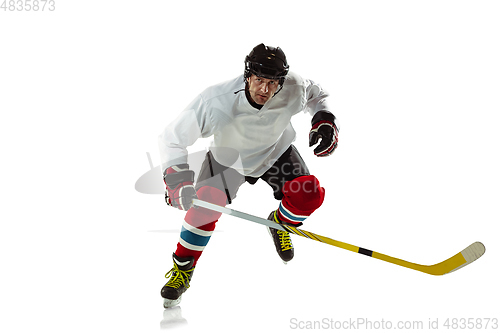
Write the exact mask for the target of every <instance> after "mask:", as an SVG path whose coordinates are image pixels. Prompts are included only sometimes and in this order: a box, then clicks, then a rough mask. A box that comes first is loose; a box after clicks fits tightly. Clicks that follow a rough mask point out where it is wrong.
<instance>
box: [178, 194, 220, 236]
mask: <svg viewBox="0 0 500 333" xmlns="http://www.w3.org/2000/svg"><path fill="white" fill-rule="evenodd" d="M196 195H197V197H198V198H199V199H200V200H203V201H207V202H210V203H213V204H216V205H219V206H225V205H226V200H227V197H226V193H224V192H222V191H221V190H219V189H217V188H215V187H211V186H203V187H201V188H200V189H199V190H198V191H197V192H196ZM221 215H222V213H219V212H215V211H213V210H210V209H206V208H202V207H196V208H195V207H193V208H191V209H190V210H188V212H187V213H186V217H185V218H184V220H185V221H186V222H187V223H188V224H190V225H192V226H193V227H196V228H199V229H201V230H205V231H212V230H214V229H215V222H217V220H218V219H219V218H220V216H221Z"/></svg>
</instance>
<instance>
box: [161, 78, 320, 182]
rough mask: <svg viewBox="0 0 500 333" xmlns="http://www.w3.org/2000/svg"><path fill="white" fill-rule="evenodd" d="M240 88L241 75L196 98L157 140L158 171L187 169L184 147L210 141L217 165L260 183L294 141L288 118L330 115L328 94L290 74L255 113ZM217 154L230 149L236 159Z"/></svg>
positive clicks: (231, 155) (242, 80) (241, 87)
mask: <svg viewBox="0 0 500 333" xmlns="http://www.w3.org/2000/svg"><path fill="white" fill-rule="evenodd" d="M244 88H245V82H244V79H243V75H240V76H239V77H237V78H235V79H233V80H230V81H227V82H224V83H221V84H218V85H215V86H212V87H209V88H207V89H206V90H205V91H203V92H202V93H201V94H200V95H198V97H196V98H195V99H194V100H193V101H192V102H191V104H189V105H188V107H187V108H186V109H185V110H184V111H183V112H182V113H181V114H180V115H179V116H178V117H177V118H176V119H175V120H174V121H173V122H172V123H170V124H169V125H168V126H167V127H166V128H165V129H164V131H163V132H162V133H161V135H160V136H159V139H158V143H159V149H160V157H161V161H162V170H165V169H166V168H168V167H170V166H172V165H176V164H181V163H188V160H187V156H188V151H187V147H189V146H190V145H192V144H194V143H195V141H196V140H197V139H199V138H207V137H210V136H212V135H213V142H212V144H211V148H210V149H211V151H212V154H213V156H214V158H215V159H216V160H217V162H219V163H220V164H222V165H225V166H228V167H232V168H234V169H236V170H237V171H238V172H239V173H241V174H242V175H244V176H251V177H259V176H261V175H262V174H264V173H265V172H266V171H267V170H268V169H269V168H270V167H271V166H272V165H273V164H274V162H275V161H276V160H277V159H278V158H279V157H280V156H281V154H283V153H284V152H285V150H286V149H287V148H288V147H289V146H290V144H291V143H292V142H293V141H294V140H295V130H294V129H293V127H292V124H291V123H290V119H291V117H292V116H293V115H295V114H297V113H299V112H301V111H304V112H309V113H310V114H311V115H314V114H315V113H316V112H318V111H322V110H324V111H328V110H329V108H328V105H327V101H326V98H327V97H328V94H327V93H326V92H325V91H324V90H323V89H322V88H321V87H320V86H319V85H317V84H316V83H314V82H313V81H311V80H306V79H303V78H301V77H300V76H299V75H297V74H295V73H291V72H290V73H289V74H288V75H287V77H286V80H285V83H284V85H283V89H282V90H281V91H280V92H279V93H278V94H277V95H275V96H274V97H273V98H271V99H269V100H268V101H267V102H266V104H264V106H263V107H262V108H261V109H260V110H258V109H256V108H254V107H253V106H251V105H250V103H249V102H248V99H247V97H246V95H245V92H244V91H242V89H244ZM218 148H230V149H229V150H230V151H233V152H237V153H238V155H239V157H238V158H235V156H234V154H228V153H225V152H227V151H229V150H227V149H226V150H225V149H218ZM235 160H236V162H235Z"/></svg>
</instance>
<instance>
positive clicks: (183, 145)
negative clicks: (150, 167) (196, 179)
mask: <svg viewBox="0 0 500 333" xmlns="http://www.w3.org/2000/svg"><path fill="white" fill-rule="evenodd" d="M212 134H213V126H212V123H211V121H210V116H209V114H208V111H207V105H206V103H205V102H204V100H203V97H202V96H201V95H199V96H198V97H197V98H196V99H195V100H194V101H193V102H191V104H189V106H188V107H187V108H186V109H184V111H182V112H181V113H180V114H179V115H178V116H177V118H176V119H175V120H174V121H172V122H171V123H170V124H169V125H168V126H167V127H165V129H164V130H163V132H162V133H161V134H160V135H159V137H158V146H159V150H160V158H161V163H162V170H165V169H167V168H168V167H170V166H172V165H177V164H184V163H187V161H188V158H187V157H188V151H187V147H189V146H191V145H192V144H194V143H195V142H196V140H198V139H199V138H206V137H209V136H210V135H212Z"/></svg>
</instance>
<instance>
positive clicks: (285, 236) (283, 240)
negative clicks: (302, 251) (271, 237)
mask: <svg viewBox="0 0 500 333" xmlns="http://www.w3.org/2000/svg"><path fill="white" fill-rule="evenodd" d="M277 233H278V236H279V237H280V245H281V250H282V251H286V250H291V249H293V246H292V240H291V239H290V233H288V232H287V231H281V230H278V231H277Z"/></svg>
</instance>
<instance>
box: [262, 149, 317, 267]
mask: <svg viewBox="0 0 500 333" xmlns="http://www.w3.org/2000/svg"><path fill="white" fill-rule="evenodd" d="M261 178H262V179H263V180H265V181H266V182H267V183H268V184H269V185H270V186H271V187H272V188H273V191H274V197H275V198H276V199H277V200H280V205H279V207H278V209H277V210H275V211H273V212H272V213H271V214H270V215H269V219H270V220H274V221H276V222H278V223H283V224H289V225H292V226H294V227H298V226H300V225H302V223H303V222H304V220H305V219H306V218H307V217H309V216H310V215H311V214H312V213H313V212H314V211H315V210H316V209H318V208H319V207H320V206H321V204H322V203H323V200H324V196H325V190H324V188H322V187H321V186H320V183H319V181H318V179H317V178H316V177H315V176H313V175H311V174H310V173H309V170H308V168H307V166H306V164H305V162H304V160H303V159H302V157H301V156H300V154H299V152H298V151H297V149H296V148H295V147H294V146H293V145H292V146H290V148H289V149H288V150H287V151H286V152H285V153H284V154H283V155H282V156H281V157H280V158H279V159H278V160H277V161H276V163H275V164H274V165H273V167H272V168H271V169H269V170H268V172H266V173H265V174H264V175H263V176H262V177H261ZM268 229H269V232H270V234H271V236H272V237H273V240H274V244H275V247H276V251H277V252H278V254H279V256H280V257H281V259H282V260H283V262H285V263H286V262H288V261H290V260H291V259H292V258H293V256H294V248H293V244H292V241H291V239H290V235H289V233H288V232H286V231H281V230H276V229H272V228H268Z"/></svg>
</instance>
